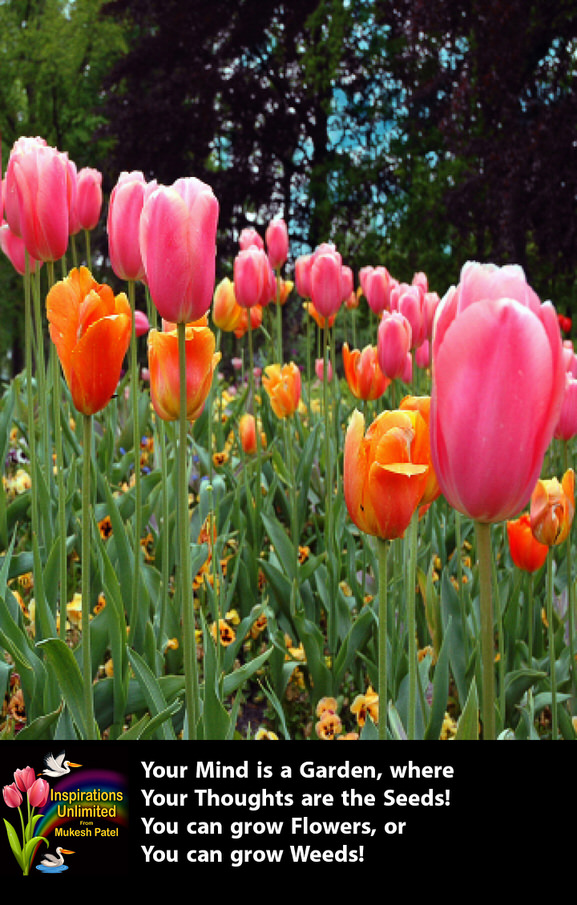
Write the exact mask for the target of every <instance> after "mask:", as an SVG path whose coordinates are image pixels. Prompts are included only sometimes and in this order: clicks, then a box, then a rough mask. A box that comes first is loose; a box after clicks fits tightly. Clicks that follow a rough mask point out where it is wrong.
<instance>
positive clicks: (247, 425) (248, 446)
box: [238, 412, 266, 456]
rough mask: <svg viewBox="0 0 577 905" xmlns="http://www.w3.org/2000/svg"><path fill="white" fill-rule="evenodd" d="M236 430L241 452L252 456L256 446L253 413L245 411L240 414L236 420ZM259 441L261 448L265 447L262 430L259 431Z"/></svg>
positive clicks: (264, 437)
mask: <svg viewBox="0 0 577 905" xmlns="http://www.w3.org/2000/svg"><path fill="white" fill-rule="evenodd" d="M238 431H239V435H240V445H241V446H242V449H243V452H245V453H246V455H247V456H254V455H255V453H256V452H257V448H258V446H257V435H256V419H255V417H254V415H251V414H250V412H245V413H244V415H241V417H240V419H239V422H238ZM260 443H261V446H262V447H263V448H264V447H266V436H265V434H264V433H263V431H261V435H260Z"/></svg>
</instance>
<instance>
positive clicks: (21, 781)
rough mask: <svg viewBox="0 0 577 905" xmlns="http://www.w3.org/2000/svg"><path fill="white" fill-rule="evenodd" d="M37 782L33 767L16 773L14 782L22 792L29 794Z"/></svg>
mask: <svg viewBox="0 0 577 905" xmlns="http://www.w3.org/2000/svg"><path fill="white" fill-rule="evenodd" d="M35 781H36V774H35V772H34V770H33V768H32V767H24V769H23V770H15V771H14V782H15V783H16V785H17V786H18V788H19V789H20V791H21V792H27V791H28V789H29V788H30V786H32V785H33V784H34V782H35Z"/></svg>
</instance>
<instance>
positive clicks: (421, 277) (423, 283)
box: [411, 270, 429, 293]
mask: <svg viewBox="0 0 577 905" xmlns="http://www.w3.org/2000/svg"><path fill="white" fill-rule="evenodd" d="M411 285H412V286H418V287H419V288H420V289H422V291H423V293H427V292H428V291H429V280H428V277H427V274H426V273H423V271H422V270H420V271H419V272H418V273H415V274H413V279H412V281H411Z"/></svg>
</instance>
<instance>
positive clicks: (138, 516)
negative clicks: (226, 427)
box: [128, 280, 142, 637]
mask: <svg viewBox="0 0 577 905" xmlns="http://www.w3.org/2000/svg"><path fill="white" fill-rule="evenodd" d="M134 293H135V286H134V280H128V299H129V302H130V311H131V314H132V327H131V330H132V336H131V341H130V394H131V402H132V432H133V442H132V445H133V447H134V571H133V576H132V581H133V584H132V612H131V614H130V634H131V635H132V637H137V636H138V624H139V622H140V619H139V609H140V608H139V606H138V604H139V598H140V535H141V533H142V528H141V525H142V489H141V481H140V417H139V412H138V349H137V345H136V318H135V311H136V304H135V296H134Z"/></svg>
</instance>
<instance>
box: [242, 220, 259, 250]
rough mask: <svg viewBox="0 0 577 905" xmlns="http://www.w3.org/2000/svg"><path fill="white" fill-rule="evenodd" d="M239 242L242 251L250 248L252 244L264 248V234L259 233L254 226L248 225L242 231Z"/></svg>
mask: <svg viewBox="0 0 577 905" xmlns="http://www.w3.org/2000/svg"><path fill="white" fill-rule="evenodd" d="M238 244H239V248H240V250H241V251H243V250H244V249H245V248H250V246H251V245H256V247H257V248H264V242H263V239H262V236H260V235H259V234H258V233H257V231H256V229H255V228H254V227H253V226H246V227H245V228H244V229H243V230H242V231H241V234H240V236H239V240H238Z"/></svg>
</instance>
